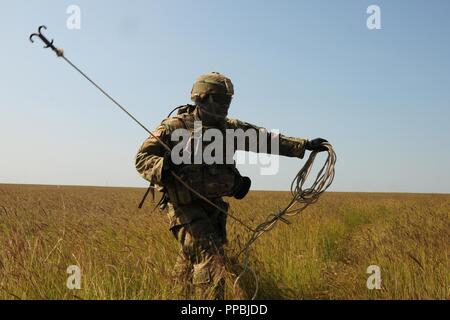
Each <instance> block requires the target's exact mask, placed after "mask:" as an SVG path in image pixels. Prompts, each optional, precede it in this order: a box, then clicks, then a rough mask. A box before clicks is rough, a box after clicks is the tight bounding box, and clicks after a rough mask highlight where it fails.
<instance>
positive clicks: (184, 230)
mask: <svg viewBox="0 0 450 320" xmlns="http://www.w3.org/2000/svg"><path fill="white" fill-rule="evenodd" d="M212 201H213V202H214V203H215V204H217V205H218V206H219V207H221V208H223V209H224V210H225V211H227V210H228V207H229V205H228V203H226V202H225V201H223V200H222V198H219V199H214V200H212ZM168 209H169V212H168V216H169V221H170V230H171V231H172V233H173V235H174V236H175V238H176V239H177V241H178V242H179V244H180V253H179V255H178V258H177V261H176V263H175V267H174V271H173V275H174V278H175V290H176V291H178V294H181V295H183V296H184V297H185V298H188V299H192V298H199V299H223V298H224V289H225V288H224V285H225V278H224V277H225V272H226V271H225V255H224V250H223V245H224V244H225V243H226V241H227V240H226V218H227V216H226V215H225V214H224V213H223V212H220V211H219V210H218V209H216V208H214V207H212V206H211V205H209V204H207V203H205V202H204V201H201V200H195V201H193V202H192V203H190V204H187V205H180V206H175V205H173V204H172V203H169V204H168Z"/></svg>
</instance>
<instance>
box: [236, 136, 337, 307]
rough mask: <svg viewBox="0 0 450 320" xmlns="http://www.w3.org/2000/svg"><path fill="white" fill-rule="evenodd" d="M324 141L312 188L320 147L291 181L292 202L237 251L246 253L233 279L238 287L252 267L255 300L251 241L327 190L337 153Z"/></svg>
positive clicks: (265, 222)
mask: <svg viewBox="0 0 450 320" xmlns="http://www.w3.org/2000/svg"><path fill="white" fill-rule="evenodd" d="M322 145H324V146H326V148H327V153H328V157H327V160H326V161H325V163H324V165H323V166H322V168H321V169H320V170H319V172H318V174H317V176H316V180H315V181H314V182H313V184H312V185H311V186H310V187H309V188H304V184H305V182H306V180H307V178H308V176H309V174H310V172H311V169H312V166H313V163H314V159H315V158H316V155H317V153H318V152H317V151H313V152H311V154H310V155H309V158H308V160H307V161H306V163H305V165H304V166H303V167H302V168H301V169H300V171H299V172H298V173H297V175H296V176H295V178H294V180H293V181H292V183H291V194H292V200H291V201H290V202H289V204H288V205H287V206H286V207H285V208H284V209H282V210H280V211H279V212H277V213H276V214H270V215H268V216H267V218H266V219H265V220H264V222H262V223H261V224H259V225H258V226H257V227H256V228H255V230H254V231H253V233H252V234H251V236H250V239H249V240H248V241H247V242H246V244H245V245H244V247H243V249H242V250H241V251H240V252H239V253H238V255H237V257H239V256H240V255H241V254H244V258H243V263H242V265H241V266H242V267H243V271H242V272H241V273H240V274H239V276H238V277H237V278H236V280H235V281H234V285H233V288H234V290H236V286H237V284H238V282H239V281H240V279H241V278H242V276H243V275H244V274H245V273H246V272H248V271H250V272H251V273H252V275H253V277H254V279H255V282H256V285H255V292H254V294H253V296H252V298H251V300H254V299H255V298H256V295H257V294H258V289H259V285H258V279H257V276H256V273H255V272H254V271H253V270H252V269H250V267H249V265H248V264H249V263H248V261H249V256H250V248H251V246H252V244H253V243H254V242H255V241H256V240H257V239H258V238H259V237H261V236H262V235H263V234H264V233H266V232H268V231H270V230H272V229H273V228H274V227H275V225H276V223H277V222H278V221H281V222H283V223H286V224H291V222H290V221H289V220H288V219H287V218H286V217H292V216H295V215H298V214H299V213H300V212H302V211H303V210H305V209H306V208H307V207H308V206H309V205H310V204H313V203H315V202H316V201H317V200H318V199H319V197H320V195H321V194H322V193H323V192H325V190H327V189H328V187H329V186H330V185H331V183H332V182H333V179H334V167H335V164H336V153H335V152H334V150H333V147H332V146H331V144H329V143H324V144H322Z"/></svg>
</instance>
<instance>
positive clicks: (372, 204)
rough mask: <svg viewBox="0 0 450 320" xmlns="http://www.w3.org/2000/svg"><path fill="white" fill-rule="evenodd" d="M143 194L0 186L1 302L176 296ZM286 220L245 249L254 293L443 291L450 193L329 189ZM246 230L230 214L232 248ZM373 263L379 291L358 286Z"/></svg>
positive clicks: (258, 197) (162, 232) (260, 210)
mask: <svg viewBox="0 0 450 320" xmlns="http://www.w3.org/2000/svg"><path fill="white" fill-rule="evenodd" d="M143 192H144V190H143V189H133V188H96V187H64V186H61V187H58V186H32V185H0V298H1V299H175V298H179V297H177V296H176V295H175V294H174V293H173V292H172V282H171V276H170V274H171V270H172V266H173V263H174V260H175V258H176V255H177V250H178V249H177V243H176V242H175V240H174V239H173V238H172V235H171V234H170V233H169V231H168V223H167V218H166V216H165V214H163V213H160V212H159V211H158V210H156V211H155V212H151V209H152V208H153V205H152V203H151V201H148V202H147V203H146V205H145V207H144V209H142V210H139V209H137V208H136V207H137V203H138V202H139V201H140V199H141V197H142V194H143ZM289 198H290V194H289V193H287V192H256V191H255V192H251V193H250V194H249V195H248V196H247V198H246V199H245V200H242V201H236V200H230V203H231V211H232V212H234V214H235V215H237V216H240V217H241V218H242V219H243V220H244V221H246V222H248V223H249V224H252V225H256V224H257V223H259V222H262V220H263V219H264V218H265V216H266V215H267V214H269V213H271V212H275V211H276V210H277V209H279V208H281V207H283V206H284V205H285V204H286V203H287V201H288V200H289ZM292 222H293V223H292V224H291V225H286V224H282V223H281V224H279V225H277V226H276V227H275V228H274V229H273V230H272V231H270V232H269V233H267V234H264V235H263V236H262V237H261V238H260V239H258V240H257V241H256V243H255V245H254V246H253V248H252V251H251V256H250V263H251V267H252V269H253V270H255V272H256V273H257V275H258V278H259V286H260V289H259V294H258V297H257V298H258V299H450V195H431V194H388V193H385V194H378V193H376V194H375V193H373V194H369V193H326V194H324V195H323V196H322V197H321V198H320V200H319V201H318V203H316V204H314V205H312V206H310V207H308V208H307V210H306V211H304V212H303V213H302V214H301V215H300V216H297V217H293V218H292ZM247 236H248V233H247V232H246V231H245V229H243V228H242V227H241V226H239V225H238V224H236V223H235V222H234V221H232V220H229V222H228V237H229V244H228V245H227V248H226V250H227V252H228V254H229V255H230V256H232V255H233V253H235V252H237V251H238V250H239V248H240V246H242V243H243V242H244V241H245V239H246V237H247ZM69 265H77V266H79V267H80V268H81V271H82V277H81V283H82V284H81V289H80V290H69V289H68V288H67V287H66V281H67V278H68V276H69V274H67V272H66V271H67V267H68V266H69ZM370 265H377V266H379V267H380V270H381V278H382V286H381V289H379V290H377V289H374V290H369V289H368V288H367V287H366V281H367V278H368V277H369V276H370V274H368V273H367V268H368V266H370ZM252 289H253V284H248V285H247V286H245V287H244V290H246V291H247V294H248V295H251V292H252ZM228 297H230V298H232V297H233V296H232V293H230V294H229V296H228Z"/></svg>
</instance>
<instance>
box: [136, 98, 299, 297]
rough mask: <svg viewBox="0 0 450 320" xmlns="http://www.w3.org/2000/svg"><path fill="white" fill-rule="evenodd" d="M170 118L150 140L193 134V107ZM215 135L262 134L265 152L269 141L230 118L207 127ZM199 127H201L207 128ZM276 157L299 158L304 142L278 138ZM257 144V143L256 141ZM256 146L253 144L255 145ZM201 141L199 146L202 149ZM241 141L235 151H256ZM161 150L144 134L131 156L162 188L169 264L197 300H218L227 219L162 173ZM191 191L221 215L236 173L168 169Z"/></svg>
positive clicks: (228, 168)
mask: <svg viewBox="0 0 450 320" xmlns="http://www.w3.org/2000/svg"><path fill="white" fill-rule="evenodd" d="M181 110H182V112H181V113H179V114H178V115H177V116H175V117H171V118H167V119H165V120H163V121H162V123H161V125H160V126H158V127H157V128H156V130H155V131H154V132H153V134H154V135H155V136H157V137H158V138H159V139H161V140H162V141H163V142H164V143H166V144H167V145H168V146H169V147H170V148H173V147H174V146H175V145H176V144H177V142H174V141H171V133H172V132H173V131H174V130H176V129H180V128H184V129H187V130H189V132H191V133H193V121H195V120H198V121H200V120H203V119H201V118H200V115H201V114H200V113H199V108H198V106H194V105H187V106H185V107H184V108H182V109H181ZM211 127H214V128H216V129H219V130H221V131H223V130H226V129H234V130H236V129H242V130H244V131H246V130H247V129H254V130H256V131H257V132H260V131H261V132H263V133H264V134H263V135H262V136H263V137H264V138H265V139H267V144H266V145H267V146H268V147H269V149H268V150H267V151H265V152H266V153H273V152H272V151H271V150H270V141H271V139H273V137H272V136H271V135H270V133H269V132H267V131H266V130H265V129H263V128H260V127H257V126H255V125H252V124H249V123H246V122H242V121H239V120H235V119H229V118H224V120H223V121H222V122H219V123H215V124H214V125H213V126H211ZM208 128H209V127H208V126H203V129H205V130H206V129H208ZM277 138H279V155H283V156H289V157H298V158H303V156H304V153H305V144H306V141H307V140H305V139H301V138H292V137H286V136H284V135H279V136H278V137H277ZM258 142H259V141H258ZM258 145H259V143H258ZM206 146H207V143H204V146H203V147H204V148H205V147H206ZM251 147H252V146H250V143H249V141H248V140H246V143H245V144H244V145H241V146H239V145H236V144H235V145H234V146H233V148H234V150H233V153H234V151H236V150H245V151H256V152H260V150H255V149H254V148H251ZM165 153H166V150H165V149H164V147H163V146H162V145H161V144H160V143H159V142H158V140H157V139H156V138H154V137H153V136H150V137H149V138H148V139H147V140H146V141H145V142H144V143H143V145H142V146H141V148H140V150H139V151H138V153H137V155H136V168H137V170H138V172H139V173H140V174H141V176H142V177H143V178H145V179H146V180H148V181H150V182H151V183H152V184H154V185H156V186H159V187H160V188H164V190H165V191H166V192H167V193H168V196H169V203H168V216H169V221H170V230H171V231H172V233H173V235H174V236H175V238H176V239H177V241H178V242H179V243H180V255H179V257H178V260H177V262H176V265H175V269H174V272H175V275H176V278H177V279H178V281H179V283H180V284H181V285H182V287H184V288H189V284H190V283H192V284H193V287H194V289H195V291H196V292H198V294H200V297H202V298H207V299H209V298H213V299H222V298H223V296H224V275H225V261H224V259H225V256H224V249H223V246H224V244H225V243H226V241H227V237H226V220H227V216H226V215H225V214H224V213H222V212H221V211H219V210H218V209H217V208H214V207H212V206H211V205H210V204H208V203H206V202H205V201H203V200H201V199H199V198H198V197H197V196H196V195H195V194H193V193H192V192H190V191H189V190H187V189H186V188H185V187H184V186H183V185H181V184H180V183H179V182H178V181H176V180H175V179H173V177H171V175H169V174H167V172H166V171H165V170H164V156H165ZM171 170H173V171H174V172H175V173H176V174H177V175H179V176H180V177H181V178H182V179H183V181H185V182H187V183H188V184H189V185H190V186H191V187H193V189H194V190H196V191H198V192H199V193H200V194H202V195H204V196H206V197H207V198H208V199H209V200H211V201H212V202H213V203H215V204H216V205H218V206H219V207H220V208H222V209H223V210H224V211H227V210H228V207H229V206H228V203H227V202H225V201H224V200H223V196H233V192H234V191H233V187H234V186H235V185H236V181H237V179H239V177H240V175H239V172H238V171H237V169H236V165H235V164H234V163H233V164H212V165H207V164H203V163H202V164H186V165H179V166H174V167H173V168H171Z"/></svg>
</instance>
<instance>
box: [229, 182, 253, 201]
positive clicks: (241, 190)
mask: <svg viewBox="0 0 450 320" xmlns="http://www.w3.org/2000/svg"><path fill="white" fill-rule="evenodd" d="M251 185H252V180H250V178H249V177H237V178H236V182H235V185H234V188H233V189H234V190H233V197H235V198H236V199H238V200H241V199H244V197H245V196H246V195H247V193H248V191H249V190H250V186H251Z"/></svg>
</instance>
